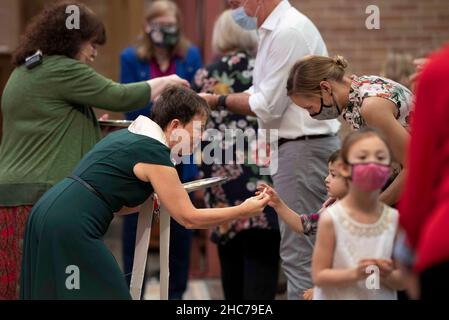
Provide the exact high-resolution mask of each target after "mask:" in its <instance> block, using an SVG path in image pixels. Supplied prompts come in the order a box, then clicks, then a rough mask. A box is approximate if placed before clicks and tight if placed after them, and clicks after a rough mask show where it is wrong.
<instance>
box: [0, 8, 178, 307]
mask: <svg viewBox="0 0 449 320" xmlns="http://www.w3.org/2000/svg"><path fill="white" fill-rule="evenodd" d="M70 4H73V3H70ZM67 5H68V3H58V4H55V5H52V6H50V7H48V8H47V9H45V10H44V11H43V12H42V13H41V14H40V15H38V16H37V17H36V18H35V19H34V20H33V21H32V22H31V24H30V25H29V26H28V28H27V30H26V31H25V34H24V36H23V38H22V39H21V42H20V44H19V46H18V48H17V49H16V51H15V53H14V57H13V63H14V64H15V66H16V69H15V70H14V71H13V73H12V74H11V76H10V78H9V81H8V83H7V85H6V87H5V89H4V92H3V96H2V114H3V134H2V141H1V144H0V235H1V236H0V280H1V281H0V299H15V298H17V297H18V282H19V277H20V265H21V244H22V239H23V230H24V225H25V221H26V219H27V216H28V213H29V211H30V210H31V207H32V205H34V204H35V203H36V201H37V200H38V199H39V198H40V197H41V196H42V195H43V194H44V193H45V192H46V191H47V190H48V189H49V188H50V187H52V186H53V185H54V184H55V183H56V182H58V181H59V180H61V179H62V178H64V177H66V176H67V175H68V174H69V172H71V170H72V169H73V168H74V167H75V165H76V164H77V163H78V161H79V160H80V159H81V158H82V157H83V155H84V154H86V153H87V152H88V151H89V150H90V149H91V148H92V147H93V146H94V145H95V143H97V142H98V140H99V139H100V130H99V125H98V122H97V119H96V117H95V113H94V111H93V109H92V107H100V108H103V109H106V110H111V111H120V112H123V111H131V110H134V109H139V108H142V107H144V106H145V105H147V104H148V102H149V101H150V99H154V98H155V97H156V96H158V95H159V94H160V93H161V91H162V90H163V89H164V88H165V87H166V86H167V85H169V84H178V85H187V83H186V82H185V81H184V80H181V79H180V78H178V77H176V76H172V77H168V78H160V79H155V80H151V81H147V82H145V81H144V82H140V83H132V84H127V85H122V84H118V83H115V82H113V81H111V80H109V79H106V78H105V77H103V76H101V75H99V74H98V73H96V72H95V70H93V69H92V68H91V67H90V66H89V65H88V64H87V63H89V62H91V61H93V60H94V59H95V57H96V55H97V49H96V47H97V45H102V44H104V43H105V41H106V36H105V29H104V25H103V24H102V22H101V21H100V20H99V19H98V18H97V16H96V15H95V14H94V13H93V12H92V11H90V10H89V9H88V8H87V7H86V6H84V5H82V4H77V5H78V7H79V8H80V27H81V28H80V29H79V30H77V29H67V28H66V26H65V23H66V19H67V14H66V10H65V9H66V7H67ZM38 49H39V50H41V51H42V53H43V59H42V63H41V64H38V65H36V66H34V67H33V68H28V67H27V66H26V64H25V59H26V57H28V56H31V55H33V54H34V53H35V52H36V51H37V50H38Z"/></svg>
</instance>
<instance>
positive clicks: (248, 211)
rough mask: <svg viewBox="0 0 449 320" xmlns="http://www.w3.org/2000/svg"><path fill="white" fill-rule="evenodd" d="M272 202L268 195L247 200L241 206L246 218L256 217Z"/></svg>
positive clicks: (260, 195)
mask: <svg viewBox="0 0 449 320" xmlns="http://www.w3.org/2000/svg"><path fill="white" fill-rule="evenodd" d="M269 201H270V196H268V195H267V194H259V195H258V196H255V197H251V198H248V199H246V200H245V202H243V203H242V204H241V205H240V206H241V208H242V211H243V212H244V214H245V216H249V217H251V216H255V215H258V214H261V213H262V212H263V210H264V209H265V207H266V205H267V204H268V202H269Z"/></svg>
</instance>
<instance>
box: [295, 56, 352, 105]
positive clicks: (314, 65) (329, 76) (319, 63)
mask: <svg viewBox="0 0 449 320" xmlns="http://www.w3.org/2000/svg"><path fill="white" fill-rule="evenodd" d="M347 67H348V62H347V61H346V60H345V58H343V57H342V56H335V57H333V58H330V57H325V56H307V57H304V58H302V59H300V60H299V61H298V62H296V63H295V65H294V66H293V68H292V69H291V70H290V74H289V76H288V80H287V94H288V96H289V97H290V96H292V95H297V94H301V95H321V87H320V83H321V81H323V80H328V81H329V80H335V81H341V80H342V79H343V77H344V75H345V73H346V68H347Z"/></svg>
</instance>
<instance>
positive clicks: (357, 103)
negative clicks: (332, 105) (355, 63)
mask: <svg viewBox="0 0 449 320" xmlns="http://www.w3.org/2000/svg"><path fill="white" fill-rule="evenodd" d="M369 97H378V98H384V99H388V100H390V101H391V102H393V103H394V104H395V105H396V107H397V110H398V113H397V117H396V119H397V120H398V121H399V122H400V124H401V125H402V126H403V127H404V128H405V129H407V131H408V130H409V127H410V117H411V113H412V106H413V94H412V92H411V91H410V90H409V89H407V88H406V87H405V86H403V85H401V84H399V83H397V82H394V81H393V80H390V79H386V78H382V77H379V76H361V77H357V76H353V77H352V84H351V89H350V91H349V104H348V105H347V106H346V110H345V111H344V112H343V118H344V119H345V120H346V122H348V123H349V124H350V125H351V126H352V128H353V129H354V130H359V129H361V128H362V127H365V126H366V122H365V120H364V119H363V118H362V116H361V113H360V110H361V108H362V103H363V100H364V99H365V98H369Z"/></svg>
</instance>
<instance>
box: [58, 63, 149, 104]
mask: <svg viewBox="0 0 449 320" xmlns="http://www.w3.org/2000/svg"><path fill="white" fill-rule="evenodd" d="M56 78H57V79H58V81H57V82H55V86H56V87H57V88H58V91H59V92H60V95H62V97H61V98H63V99H64V100H66V101H68V102H69V103H71V104H80V105H87V106H90V107H95V108H101V109H105V110H110V111H120V112H126V111H132V110H136V109H140V108H144V107H145V106H146V105H148V103H149V102H150V99H151V88H150V86H149V85H148V83H147V82H145V81H143V82H136V83H130V84H120V83H117V82H114V81H112V80H110V79H107V78H105V77H103V76H102V75H100V74H98V73H97V72H96V71H95V70H94V69H92V68H91V67H89V66H88V65H85V64H83V63H80V62H78V61H76V60H72V59H67V60H66V61H65V66H64V68H63V69H62V70H61V69H60V70H59V72H58V74H57V75H56ZM55 89H56V88H55Z"/></svg>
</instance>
